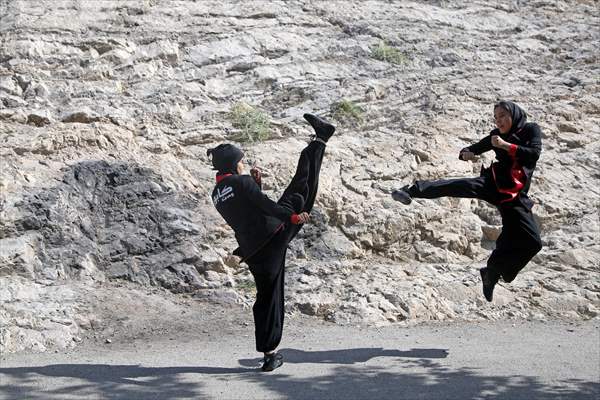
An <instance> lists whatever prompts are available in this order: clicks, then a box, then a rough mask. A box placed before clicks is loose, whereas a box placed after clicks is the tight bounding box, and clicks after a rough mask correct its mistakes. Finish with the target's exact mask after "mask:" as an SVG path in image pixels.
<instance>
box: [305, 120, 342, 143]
mask: <svg viewBox="0 0 600 400" xmlns="http://www.w3.org/2000/svg"><path fill="white" fill-rule="evenodd" d="M304 119H305V120H307V121H308V123H309V124H310V126H312V127H313V129H314V130H315V133H316V134H317V137H318V138H319V139H321V140H323V141H324V142H326V141H328V140H329V138H330V137H331V135H333V132H335V126H333V125H331V124H330V123H329V122H327V121H325V120H324V119H322V118H319V117H317V116H316V115H314V114H304Z"/></svg>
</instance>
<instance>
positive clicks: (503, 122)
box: [494, 107, 512, 134]
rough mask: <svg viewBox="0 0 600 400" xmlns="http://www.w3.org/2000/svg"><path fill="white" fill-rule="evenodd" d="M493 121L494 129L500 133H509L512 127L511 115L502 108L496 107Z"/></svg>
mask: <svg viewBox="0 0 600 400" xmlns="http://www.w3.org/2000/svg"><path fill="white" fill-rule="evenodd" d="M494 120H496V127H497V128H498V130H500V133H503V134H504V133H508V132H510V128H511V127H512V115H510V113H509V112H508V111H506V110H505V109H504V108H502V107H496V108H495V109H494Z"/></svg>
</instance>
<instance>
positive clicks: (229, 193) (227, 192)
mask: <svg viewBox="0 0 600 400" xmlns="http://www.w3.org/2000/svg"><path fill="white" fill-rule="evenodd" d="M233 196H235V194H234V193H233V188H232V187H231V186H224V187H223V188H221V189H217V193H215V195H214V196H213V204H214V205H215V206H216V205H217V204H218V203H219V202H223V201H226V200H229V199H231V198H232V197H233Z"/></svg>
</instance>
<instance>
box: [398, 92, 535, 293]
mask: <svg viewBox="0 0 600 400" xmlns="http://www.w3.org/2000/svg"><path fill="white" fill-rule="evenodd" d="M494 119H495V121H496V129H494V130H492V131H491V132H490V134H489V135H487V136H486V137H484V138H483V139H482V140H480V141H479V142H478V143H475V144H473V145H471V146H469V147H466V148H464V149H462V150H461V151H460V153H459V157H458V158H459V159H461V160H464V161H468V160H475V159H476V156H477V155H479V154H482V153H485V152H486V151H489V150H493V151H494V152H495V153H496V161H495V162H494V163H493V164H492V165H491V166H490V167H489V168H485V169H482V171H481V175H480V176H479V177H477V178H460V179H442V180H435V181H416V182H415V183H414V184H413V185H410V186H409V185H407V186H404V187H403V188H401V189H399V190H395V191H394V192H392V197H393V199H394V200H397V201H399V202H401V203H403V204H407V205H408V204H410V203H411V200H412V198H425V199H434V198H438V197H445V196H448V197H466V198H477V199H481V200H485V201H487V202H489V203H491V204H493V205H495V206H496V207H497V208H498V210H499V211H500V216H501V217H502V232H501V233H500V236H499V237H498V239H497V240H496V248H495V249H494V251H492V254H491V255H490V257H489V258H488V261H487V267H485V268H482V269H480V274H481V279H482V282H483V294H484V296H485V298H486V300H487V301H492V298H493V292H494V286H495V285H496V283H497V282H498V280H499V279H500V278H502V279H503V280H504V281H505V282H512V281H513V280H514V279H515V277H516V276H517V274H518V273H519V271H521V269H523V268H524V267H525V266H526V265H527V263H528V262H529V260H531V259H532V258H533V256H535V255H536V254H537V253H538V252H539V251H540V250H541V248H542V241H541V239H540V231H539V228H538V226H537V224H536V222H535V220H534V218H533V214H532V213H531V208H532V207H533V202H532V201H531V199H530V198H529V197H528V196H527V192H528V191H529V185H530V184H531V177H532V175H533V171H534V170H535V166H536V162H537V160H538V158H539V157H540V153H541V151H542V139H541V131H540V128H539V126H538V125H537V124H535V123H527V114H526V113H525V111H523V110H522V109H521V107H519V106H518V105H516V104H515V103H513V102H510V101H500V102H499V103H497V104H496V105H494Z"/></svg>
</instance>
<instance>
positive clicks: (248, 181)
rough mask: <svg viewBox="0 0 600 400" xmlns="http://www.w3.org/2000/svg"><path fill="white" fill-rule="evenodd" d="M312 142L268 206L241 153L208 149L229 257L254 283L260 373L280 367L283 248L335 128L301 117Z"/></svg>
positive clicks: (303, 216)
mask: <svg viewBox="0 0 600 400" xmlns="http://www.w3.org/2000/svg"><path fill="white" fill-rule="evenodd" d="M304 118H305V119H306V120H307V121H308V122H309V123H310V125H311V126H312V127H313V129H314V130H315V134H316V136H315V137H314V140H312V141H311V142H310V143H309V144H308V146H306V147H305V148H304V150H302V152H301V153H300V158H299V160H298V166H297V169H296V173H295V175H294V177H293V178H292V180H291V182H290V184H289V185H288V187H287V188H286V189H285V191H284V193H283V195H282V196H281V198H280V199H279V200H278V201H277V202H274V201H272V200H270V199H269V198H268V197H267V196H266V195H265V194H263V193H262V191H261V187H262V185H261V174H260V171H259V170H258V169H256V168H253V169H252V170H251V171H250V173H251V175H252V176H249V175H242V173H243V170H244V165H243V163H242V162H241V160H242V158H243V157H244V154H243V152H242V151H241V150H240V149H238V148H237V147H235V146H233V145H231V144H221V145H219V146H217V147H215V148H214V149H209V150H208V151H207V154H208V155H209V156H212V164H213V167H214V169H216V170H217V175H216V185H215V188H214V190H213V192H212V199H213V203H214V205H215V207H216V208H217V211H218V212H219V214H221V216H222V217H223V218H224V219H225V221H226V222H227V224H228V225H229V226H230V227H231V228H232V229H233V231H234V232H235V237H236V239H237V242H238V244H239V247H238V248H237V249H236V250H235V251H234V254H235V255H238V256H240V257H241V258H242V262H245V263H246V264H248V266H249V268H250V272H251V273H252V275H253V277H254V281H255V283H256V302H255V303H254V306H253V308H252V311H253V314H254V325H255V336H256V350H257V351H259V352H262V353H264V359H263V365H262V370H263V371H272V370H274V369H275V368H278V367H280V366H281V365H282V364H283V357H282V355H281V354H280V353H277V352H276V350H277V346H279V342H280V341H281V335H282V332H283V317H284V291H283V285H284V269H285V256H286V252H287V246H288V244H289V243H290V241H291V240H292V239H293V238H294V237H295V236H296V234H297V233H298V232H299V231H300V228H301V227H302V224H304V223H306V222H308V220H309V217H310V212H311V210H312V208H313V205H314V202H315V198H316V195H317V189H318V186H319V172H320V170H321V162H322V161H323V155H324V153H325V147H326V143H327V141H328V140H329V138H330V137H331V135H333V133H334V131H335V127H334V126H333V125H331V124H329V123H328V122H326V121H324V120H323V119H321V118H319V117H317V116H315V115H312V114H304Z"/></svg>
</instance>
